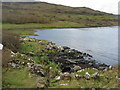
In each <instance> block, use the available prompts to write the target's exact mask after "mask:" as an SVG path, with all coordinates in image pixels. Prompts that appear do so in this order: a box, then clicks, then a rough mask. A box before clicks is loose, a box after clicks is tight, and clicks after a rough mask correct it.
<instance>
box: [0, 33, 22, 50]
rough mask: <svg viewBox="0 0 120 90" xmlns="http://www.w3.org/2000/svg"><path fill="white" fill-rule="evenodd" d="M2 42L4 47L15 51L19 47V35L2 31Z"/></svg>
mask: <svg viewBox="0 0 120 90" xmlns="http://www.w3.org/2000/svg"><path fill="white" fill-rule="evenodd" d="M2 43H3V46H4V48H7V49H10V50H12V51H13V52H17V51H18V49H19V44H20V42H19V36H17V35H15V34H12V33H6V32H4V33H3V37H2Z"/></svg>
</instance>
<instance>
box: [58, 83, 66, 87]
mask: <svg viewBox="0 0 120 90" xmlns="http://www.w3.org/2000/svg"><path fill="white" fill-rule="evenodd" d="M59 85H60V86H67V85H68V84H67V83H66V84H59Z"/></svg>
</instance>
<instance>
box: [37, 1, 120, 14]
mask: <svg viewBox="0 0 120 90" xmlns="http://www.w3.org/2000/svg"><path fill="white" fill-rule="evenodd" d="M36 1H44V2H49V3H55V4H62V5H66V6H72V7H89V8H92V9H94V10H100V11H104V12H108V13H113V14H118V2H119V1H120V0H36Z"/></svg>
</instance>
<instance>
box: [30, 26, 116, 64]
mask: <svg viewBox="0 0 120 90" xmlns="http://www.w3.org/2000/svg"><path fill="white" fill-rule="evenodd" d="M36 34H38V35H39V36H29V37H32V38H36V39H43V40H49V41H52V42H54V43H56V44H58V45H61V46H69V47H71V48H74V49H77V50H79V51H82V52H86V53H89V54H91V55H93V57H94V59H95V60H97V61H99V62H101V63H106V64H110V65H115V64H117V63H118V26H113V27H95V28H65V29H64V28H62V29H45V30H37V32H36Z"/></svg>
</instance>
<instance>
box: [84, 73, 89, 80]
mask: <svg viewBox="0 0 120 90" xmlns="http://www.w3.org/2000/svg"><path fill="white" fill-rule="evenodd" d="M84 78H85V79H86V80H90V74H89V73H88V72H86V73H85V75H84Z"/></svg>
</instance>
